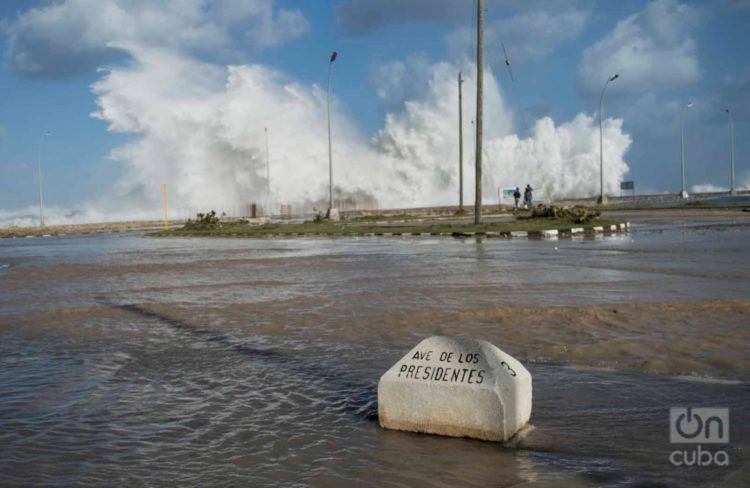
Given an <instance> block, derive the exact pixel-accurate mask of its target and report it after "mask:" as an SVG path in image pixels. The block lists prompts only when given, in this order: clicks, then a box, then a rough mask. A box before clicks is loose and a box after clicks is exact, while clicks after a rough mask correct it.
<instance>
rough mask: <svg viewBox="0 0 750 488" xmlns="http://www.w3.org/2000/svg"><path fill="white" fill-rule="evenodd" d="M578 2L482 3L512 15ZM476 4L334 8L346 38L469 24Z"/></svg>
mask: <svg viewBox="0 0 750 488" xmlns="http://www.w3.org/2000/svg"><path fill="white" fill-rule="evenodd" d="M579 3H581V2H580V1H579V0H485V2H484V4H485V9H487V10H488V11H490V12H491V13H494V12H498V11H500V12H504V13H514V12H517V11H524V10H527V9H529V10H546V11H554V12H562V11H565V10H567V9H569V8H571V7H573V6H575V5H577V4H579ZM475 10H476V4H475V3H474V2H471V1H469V0H464V1H457V0H409V1H408V2H405V1H403V0H349V1H348V2H347V3H344V4H341V5H339V6H338V8H337V9H336V17H337V20H338V23H339V25H341V27H342V28H343V30H344V33H346V34H347V35H353V36H356V35H366V34H371V33H373V32H375V31H377V30H379V29H381V28H384V27H386V26H389V25H404V24H414V23H425V22H447V23H450V24H456V23H467V22H470V21H471V19H472V18H475V17H473V16H474V15H475V13H474V12H475Z"/></svg>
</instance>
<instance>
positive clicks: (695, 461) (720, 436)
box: [669, 407, 729, 466]
mask: <svg viewBox="0 0 750 488" xmlns="http://www.w3.org/2000/svg"><path fill="white" fill-rule="evenodd" d="M669 442H671V443H673V444H698V446H697V447H696V448H694V449H685V450H677V451H673V452H672V454H670V456H669V461H670V462H671V463H672V464H673V465H675V466H711V465H716V466H729V454H727V452H726V451H723V450H716V451H712V450H710V449H704V448H703V446H702V444H726V443H728V442H729V409H728V408H692V407H687V408H685V407H681V408H670V409H669Z"/></svg>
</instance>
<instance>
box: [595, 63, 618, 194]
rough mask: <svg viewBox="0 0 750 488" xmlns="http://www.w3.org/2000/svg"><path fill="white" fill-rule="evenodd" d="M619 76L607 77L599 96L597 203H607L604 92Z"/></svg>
mask: <svg viewBox="0 0 750 488" xmlns="http://www.w3.org/2000/svg"><path fill="white" fill-rule="evenodd" d="M619 77H620V75H618V74H615V75H614V76H610V77H609V78H607V82H606V83H604V88H602V96H601V97H600V98H599V199H598V201H597V203H599V204H601V205H606V204H607V195H605V194H604V92H606V91H607V86H608V85H609V84H610V83H611V82H613V81H615V80H616V79H617V78H619Z"/></svg>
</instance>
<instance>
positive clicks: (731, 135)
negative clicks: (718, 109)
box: [726, 109, 737, 195]
mask: <svg viewBox="0 0 750 488" xmlns="http://www.w3.org/2000/svg"><path fill="white" fill-rule="evenodd" d="M726 112H727V114H728V115H729V157H730V160H731V164H732V186H731V188H730V190H729V192H730V193H731V194H732V195H736V194H737V188H736V187H735V186H734V117H732V112H731V111H730V110H729V109H727V110H726Z"/></svg>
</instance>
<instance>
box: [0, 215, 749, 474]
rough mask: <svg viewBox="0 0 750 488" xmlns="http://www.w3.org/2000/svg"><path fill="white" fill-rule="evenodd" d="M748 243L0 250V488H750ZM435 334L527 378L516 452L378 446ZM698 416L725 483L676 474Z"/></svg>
mask: <svg viewBox="0 0 750 488" xmlns="http://www.w3.org/2000/svg"><path fill="white" fill-rule="evenodd" d="M748 239H750V230H748V229H747V228H745V227H737V228H733V227H727V228H720V229H717V230H711V229H709V230H705V229H699V230H679V229H676V230H675V229H672V230H666V231H663V230H661V231H659V232H649V231H647V230H644V231H640V232H635V233H632V234H630V235H626V236H619V237H607V238H601V239H586V240H583V239H581V240H559V241H509V240H501V239H493V240H484V241H477V240H468V239H467V240H457V239H445V238H403V239H393V238H374V239H359V240H358V239H341V238H339V239H291V240H271V239H268V240H251V239H210V240H209V239H184V238H183V239H155V238H147V237H142V236H140V235H138V234H119V235H116V234H111V235H100V236H91V237H62V238H46V239H38V238H37V239H12V240H11V239H5V240H2V241H0V339H1V341H0V485H3V486H8V485H29V484H33V485H45V484H65V485H68V484H81V485H93V486H102V485H112V484H154V485H167V484H188V485H218V486H236V485H275V484H287V485H299V486H306V485H317V486H332V485H333V486H336V485H340V486H348V485H350V484H351V483H352V482H353V481H357V482H358V483H360V484H365V485H367V484H370V485H378V486H411V485H415V484H425V485H434V486H457V485H478V486H487V485H490V486H550V485H552V484H554V483H555V482H558V483H562V484H563V485H564V486H633V485H644V484H649V483H657V484H662V485H667V486H701V485H708V484H711V483H717V482H718V483H720V484H722V485H727V486H747V484H748V483H750V468H748V459H747V449H748V447H749V446H748V439H749V438H750V437H749V435H750V428H748V415H750V414H748V413H747V411H748V409H747V404H748V403H750V383H748V379H749V378H750V352H749V349H748V345H750V340H749V339H750V246H748V244H747V242H748ZM435 334H446V335H459V336H469V337H477V338H482V339H486V340H489V341H491V342H493V343H494V344H496V345H497V346H498V347H500V348H501V349H504V350H505V351H506V352H508V353H510V354H513V355H514V356H515V357H516V358H518V359H519V360H521V361H522V362H524V363H525V364H526V366H527V368H528V369H529V371H530V372H531V374H532V376H533V380H534V407H533V411H532V419H531V423H532V424H533V426H534V428H533V429H532V430H531V431H530V432H529V433H528V434H527V435H526V436H524V437H523V438H521V439H518V440H516V441H515V442H514V443H513V444H512V445H507V446H503V445H499V444H494V443H486V442H478V441H470V440H465V439H451V438H441V437H435V436H425V435H417V434H407V433H401V432H392V431H384V430H381V429H380V428H379V427H378V425H377V417H376V415H377V398H376V385H377V380H378V378H379V376H380V375H381V374H382V373H383V372H385V370H386V369H388V368H389V367H390V366H391V365H392V364H393V363H394V362H395V361H396V360H397V359H398V358H399V357H400V356H401V355H403V354H404V353H405V352H406V351H408V350H409V349H410V348H411V347H412V346H413V345H414V344H416V343H417V342H418V341H419V340H421V339H423V338H424V337H427V336H430V335H435ZM687 406H694V407H698V406H715V407H728V408H730V411H731V436H730V439H731V444H728V445H726V446H723V447H724V449H725V450H726V451H727V452H728V455H729V459H730V466H728V467H721V466H720V467H694V468H687V467H675V466H673V465H672V464H671V463H670V461H669V456H670V453H671V452H673V451H674V450H675V449H677V448H680V449H682V448H684V447H685V446H677V445H674V444H670V443H669V423H668V422H669V415H668V410H669V408H670V407H687ZM555 486H558V485H555Z"/></svg>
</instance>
